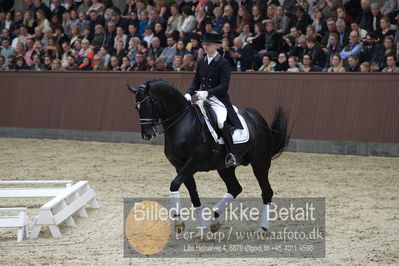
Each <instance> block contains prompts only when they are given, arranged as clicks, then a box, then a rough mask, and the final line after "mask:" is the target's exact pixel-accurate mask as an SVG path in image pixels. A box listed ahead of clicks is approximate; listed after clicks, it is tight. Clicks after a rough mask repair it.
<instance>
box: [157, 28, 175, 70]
mask: <svg viewBox="0 0 399 266" xmlns="http://www.w3.org/2000/svg"><path fill="white" fill-rule="evenodd" d="M166 41H167V43H168V47H165V48H164V49H163V50H162V53H161V55H160V56H159V58H163V59H165V62H166V63H167V64H168V65H170V66H171V65H172V64H173V57H174V56H175V55H176V51H177V50H176V41H175V40H174V39H173V36H172V35H168V36H167V40H166Z"/></svg>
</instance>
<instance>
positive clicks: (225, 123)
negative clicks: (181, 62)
mask: <svg viewBox="0 0 399 266" xmlns="http://www.w3.org/2000/svg"><path fill="white" fill-rule="evenodd" d="M221 43H222V42H221V41H220V36H219V34H217V33H211V32H206V33H204V36H203V39H202V46H203V48H204V51H205V53H206V56H204V58H203V59H201V60H199V61H198V65H197V70H196V73H195V76H194V79H193V82H192V84H191V87H190V88H189V89H188V91H187V93H186V94H185V95H184V97H185V98H186V99H187V101H191V96H192V95H194V94H195V95H196V96H197V98H198V99H199V100H206V99H207V100H208V102H209V104H210V105H211V107H212V109H213V110H214V111H215V113H216V116H217V122H218V127H219V129H221V133H222V137H223V139H224V142H225V145H226V149H227V156H226V159H225V166H226V167H230V166H237V165H238V162H237V157H236V154H235V151H234V145H233V138H232V135H231V134H232V132H233V130H232V129H235V128H240V129H242V128H243V127H242V125H241V122H240V120H239V118H238V116H237V114H236V112H235V111H234V108H233V106H232V105H231V103H230V98H229V95H228V94H227V90H228V88H229V83H230V63H229V61H227V60H226V59H225V58H224V57H222V56H221V55H220V54H219V53H218V51H217V49H218V48H219V47H220V46H221V45H220V44H221Z"/></svg>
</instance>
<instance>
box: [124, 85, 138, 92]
mask: <svg viewBox="0 0 399 266" xmlns="http://www.w3.org/2000/svg"><path fill="white" fill-rule="evenodd" d="M126 86H127V88H128V90H129V91H131V92H132V93H134V94H136V93H137V91H138V89H137V88H135V87H133V86H132V85H130V84H126Z"/></svg>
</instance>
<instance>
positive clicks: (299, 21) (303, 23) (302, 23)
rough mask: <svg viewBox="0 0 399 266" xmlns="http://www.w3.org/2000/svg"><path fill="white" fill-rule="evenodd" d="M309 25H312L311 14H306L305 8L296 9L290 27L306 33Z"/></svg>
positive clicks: (298, 7)
mask: <svg viewBox="0 0 399 266" xmlns="http://www.w3.org/2000/svg"><path fill="white" fill-rule="evenodd" d="M309 24H312V19H311V18H310V16H309V14H307V13H306V12H305V10H304V9H303V7H301V6H297V7H296V8H295V16H294V17H293V18H292V19H291V25H290V27H296V28H297V29H298V30H299V31H300V32H303V33H305V32H306V27H307V26H308V25H309Z"/></svg>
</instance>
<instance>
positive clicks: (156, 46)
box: [148, 37, 163, 59]
mask: <svg viewBox="0 0 399 266" xmlns="http://www.w3.org/2000/svg"><path fill="white" fill-rule="evenodd" d="M162 50H163V48H162V47H161V42H160V40H159V38H158V37H153V38H152V41H151V45H150V49H148V55H152V56H154V58H155V59H157V58H158V57H159V56H160V55H161V53H162Z"/></svg>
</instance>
